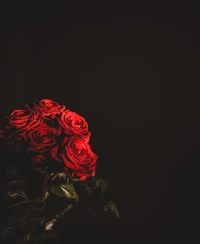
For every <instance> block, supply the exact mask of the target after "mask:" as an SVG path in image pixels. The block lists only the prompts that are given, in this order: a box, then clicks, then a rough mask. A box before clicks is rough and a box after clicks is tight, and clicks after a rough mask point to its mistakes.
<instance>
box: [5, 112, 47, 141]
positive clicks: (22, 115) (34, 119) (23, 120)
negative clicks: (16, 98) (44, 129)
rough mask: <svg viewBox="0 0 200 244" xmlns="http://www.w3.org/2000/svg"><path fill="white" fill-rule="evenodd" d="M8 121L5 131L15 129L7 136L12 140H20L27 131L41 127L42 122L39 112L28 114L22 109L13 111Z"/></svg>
mask: <svg viewBox="0 0 200 244" xmlns="http://www.w3.org/2000/svg"><path fill="white" fill-rule="evenodd" d="M7 119H8V126H7V127H6V130H9V129H11V128H12V129H13V128H14V129H15V130H14V132H13V133H11V135H10V136H9V137H10V138H13V140H14V139H16V138H17V139H19V140H20V139H21V138H22V137H23V136H24V135H25V134H26V133H27V132H28V131H30V130H32V129H33V128H35V127H37V126H39V125H41V124H42V123H43V121H44V119H43V117H42V116H41V114H40V113H39V112H36V111H35V112H30V111H28V110H24V109H18V110H14V111H13V112H12V113H11V114H10V116H9V117H8V118H7Z"/></svg>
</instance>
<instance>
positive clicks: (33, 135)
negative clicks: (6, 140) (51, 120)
mask: <svg viewBox="0 0 200 244" xmlns="http://www.w3.org/2000/svg"><path fill="white" fill-rule="evenodd" d="M60 133H61V132H60V131H59V130H57V129H55V128H53V127H50V126H48V125H46V124H42V125H41V126H38V127H37V128H35V129H33V130H31V131H30V132H29V133H28V134H27V135H26V136H25V141H26V142H27V143H28V144H29V147H28V150H27V151H28V152H30V151H32V152H39V153H43V152H45V151H47V150H48V149H49V148H50V147H52V146H54V145H55V144H56V138H57V136H59V135H60Z"/></svg>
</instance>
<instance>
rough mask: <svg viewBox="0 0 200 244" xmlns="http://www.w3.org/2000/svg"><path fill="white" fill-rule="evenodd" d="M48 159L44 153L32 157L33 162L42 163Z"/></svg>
mask: <svg viewBox="0 0 200 244" xmlns="http://www.w3.org/2000/svg"><path fill="white" fill-rule="evenodd" d="M45 160H46V158H45V157H44V156H43V155H42V154H38V155H35V156H33V157H32V158H31V161H32V162H33V163H42V162H44V161H45Z"/></svg>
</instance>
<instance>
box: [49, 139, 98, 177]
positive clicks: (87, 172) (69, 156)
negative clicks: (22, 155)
mask: <svg viewBox="0 0 200 244" xmlns="http://www.w3.org/2000/svg"><path fill="white" fill-rule="evenodd" d="M51 156H52V157H53V158H54V159H55V160H57V161H59V162H64V164H65V171H66V173H67V174H68V176H69V177H72V178H74V179H77V180H85V179H86V178H87V177H92V176H95V172H96V161H97V158H98V156H97V155H96V154H95V153H94V152H93V151H92V150H91V147H90V145H89V144H88V143H87V142H86V141H85V140H84V139H83V138H81V137H79V136H77V135H74V136H72V137H70V138H67V137H66V138H65V140H64V142H63V144H62V145H61V146H59V145H57V146H56V147H54V148H53V149H52V150H51Z"/></svg>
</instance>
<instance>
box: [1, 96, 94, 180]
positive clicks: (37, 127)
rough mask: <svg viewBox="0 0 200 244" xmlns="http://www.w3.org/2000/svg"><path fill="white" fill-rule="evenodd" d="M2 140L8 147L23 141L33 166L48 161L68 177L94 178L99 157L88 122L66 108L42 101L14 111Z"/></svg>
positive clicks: (8, 119)
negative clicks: (60, 165) (62, 170)
mask: <svg viewBox="0 0 200 244" xmlns="http://www.w3.org/2000/svg"><path fill="white" fill-rule="evenodd" d="M6 120H7V123H6V126H5V128H4V130H0V137H1V138H3V139H6V140H8V142H9V144H12V143H14V142H15V141H18V140H20V141H21V142H23V143H24V145H25V150H26V151H27V153H29V154H30V157H31V160H32V163H33V164H42V163H43V162H47V160H48V159H53V160H54V161H55V162H58V163H62V164H63V169H64V171H65V172H66V173H67V175H68V177H70V178H71V179H76V180H81V181H82V180H85V179H86V178H87V177H92V176H95V172H96V161H97V158H98V156H97V155H96V154H95V153H94V152H93V151H92V149H91V147H90V145H89V140H90V136H91V133H90V132H89V131H88V123H87V122H86V120H85V119H84V118H83V117H81V116H80V115H78V114H77V113H75V112H73V111H70V110H69V109H67V108H66V106H65V105H60V104H59V103H57V102H55V101H52V100H50V99H42V100H39V101H38V100H37V101H35V102H33V103H32V104H29V105H26V106H25V108H24V109H18V110H14V111H13V112H11V114H10V115H9V116H8V117H6Z"/></svg>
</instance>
